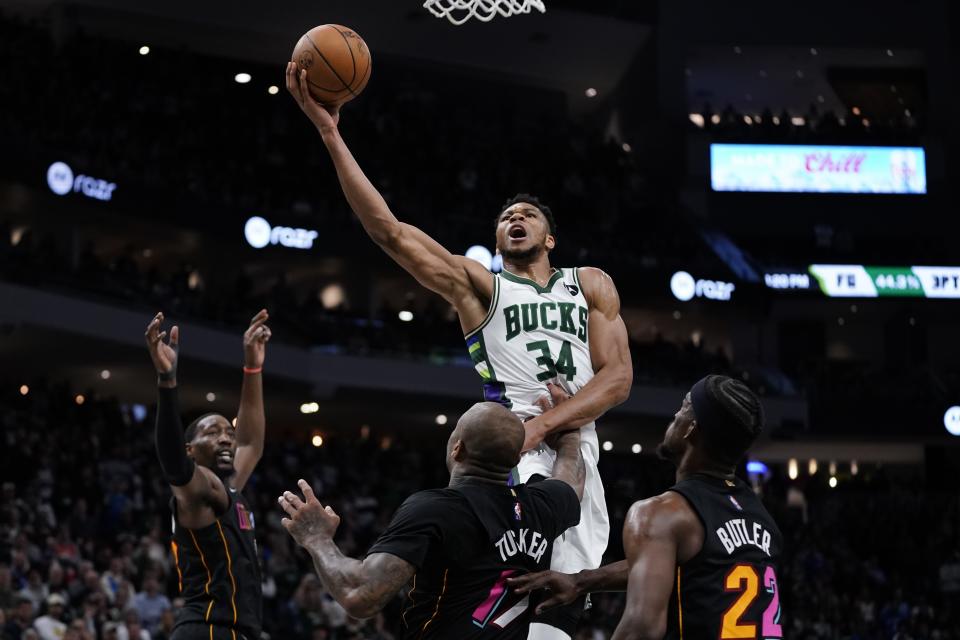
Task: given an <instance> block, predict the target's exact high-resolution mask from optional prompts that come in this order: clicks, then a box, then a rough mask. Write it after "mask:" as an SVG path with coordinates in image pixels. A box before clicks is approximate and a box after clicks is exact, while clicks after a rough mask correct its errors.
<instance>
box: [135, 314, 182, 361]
mask: <svg viewBox="0 0 960 640" xmlns="http://www.w3.org/2000/svg"><path fill="white" fill-rule="evenodd" d="M162 326H163V312H162V311H161V312H160V313H158V314H157V315H155V316H154V317H153V320H151V321H150V324H148V325H147V331H146V333H144V334H143V335H144V338H145V339H146V341H147V349H148V350H149V352H150V359H151V360H153V366H154V367H155V368H156V370H157V373H161V374H170V373H174V372H176V370H177V351H179V349H180V327H177V326H174V327H173V328H172V329H170V341H169V343H167V342H164V338H166V337H167V332H166V331H161V327H162Z"/></svg>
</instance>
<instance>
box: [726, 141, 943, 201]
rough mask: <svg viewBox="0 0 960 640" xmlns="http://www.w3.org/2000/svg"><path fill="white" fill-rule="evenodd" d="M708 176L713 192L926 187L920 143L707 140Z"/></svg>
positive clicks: (897, 190)
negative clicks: (860, 144) (874, 144)
mask: <svg viewBox="0 0 960 640" xmlns="http://www.w3.org/2000/svg"><path fill="white" fill-rule="evenodd" d="M710 181H711V186H712V188H713V190H714V191H753V192H761V193H890V194H893V193H908V194H924V193H926V192H927V171H926V158H925V154H924V150H923V148H921V147H842V146H809V145H775V144H711V145H710Z"/></svg>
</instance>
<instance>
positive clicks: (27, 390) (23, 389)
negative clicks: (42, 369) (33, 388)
mask: <svg viewBox="0 0 960 640" xmlns="http://www.w3.org/2000/svg"><path fill="white" fill-rule="evenodd" d="M28 393H30V387H28V386H27V385H25V384H22V385H20V395H22V396H25V395H27V394H28Z"/></svg>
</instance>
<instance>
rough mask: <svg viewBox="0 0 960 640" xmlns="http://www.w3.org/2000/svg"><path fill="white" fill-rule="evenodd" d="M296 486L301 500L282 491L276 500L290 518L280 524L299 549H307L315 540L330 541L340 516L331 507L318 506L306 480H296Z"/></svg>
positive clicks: (291, 493) (293, 494)
mask: <svg viewBox="0 0 960 640" xmlns="http://www.w3.org/2000/svg"><path fill="white" fill-rule="evenodd" d="M297 485H298V486H299V487H300V490H301V491H302V492H303V500H301V499H300V497H299V496H298V495H297V494H295V493H293V492H291V491H284V492H283V495H281V496H280V497H279V498H277V502H279V503H280V506H281V507H282V508H283V510H284V511H286V512H287V515H288V516H290V517H289V518H284V519H282V520H281V521H280V524H282V525H283V528H284V529H286V530H287V533H289V534H290V535H291V536H292V537H293V539H294V540H296V542H297V544H299V545H300V546H301V547H309V546H310V543H311V542H312V541H315V540H332V539H333V535H334V534H335V533H336V532H337V527H338V526H339V525H340V516H338V515H337V514H336V513H335V512H334V511H333V508H332V507H330V506H327V507H324V506H323V505H322V504H320V501H319V500H317V497H316V496H315V495H314V494H313V489H311V488H310V485H309V484H307V481H306V480H303V479H300V480H298V481H297Z"/></svg>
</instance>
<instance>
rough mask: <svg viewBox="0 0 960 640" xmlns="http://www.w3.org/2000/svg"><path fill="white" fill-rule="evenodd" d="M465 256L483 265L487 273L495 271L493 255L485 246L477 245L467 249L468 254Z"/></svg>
mask: <svg viewBox="0 0 960 640" xmlns="http://www.w3.org/2000/svg"><path fill="white" fill-rule="evenodd" d="M463 255H464V256H466V257H467V258H470V259H471V260H476V261H477V262H479V263H480V264H482V265H483V266H484V268H485V269H486V270H487V271H491V270H492V269H493V254H492V253H491V252H490V249H487V248H486V247H485V246H483V245H480V244H475V245H473V246H472V247H470V248H469V249H467V252H466V253H464V254H463Z"/></svg>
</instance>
